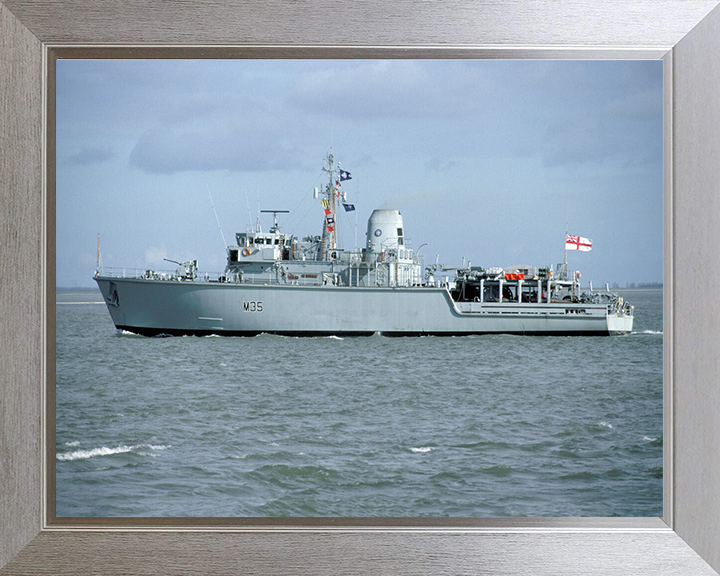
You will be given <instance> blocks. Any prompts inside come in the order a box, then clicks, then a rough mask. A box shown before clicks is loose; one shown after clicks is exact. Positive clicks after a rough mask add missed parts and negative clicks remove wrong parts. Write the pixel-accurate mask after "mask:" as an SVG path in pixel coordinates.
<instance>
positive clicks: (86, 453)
mask: <svg viewBox="0 0 720 576" xmlns="http://www.w3.org/2000/svg"><path fill="white" fill-rule="evenodd" d="M78 444H79V442H70V443H67V445H68V446H77V445H78ZM141 448H150V450H167V449H168V448H170V446H163V445H161V444H138V445H136V446H126V445H122V446H117V447H116V448H108V447H107V446H101V447H100V448H92V449H90V450H75V451H74V452H67V453H65V454H56V455H55V458H56V459H57V460H61V461H69V460H87V459H88V458H95V457H96V456H112V455H113V454H125V453H127V452H134V451H136V450H138V449H141ZM138 454H139V455H140V456H152V454H149V453H143V452H138Z"/></svg>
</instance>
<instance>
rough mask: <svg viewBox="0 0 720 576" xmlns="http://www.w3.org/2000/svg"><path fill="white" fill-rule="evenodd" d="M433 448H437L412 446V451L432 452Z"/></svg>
mask: <svg viewBox="0 0 720 576" xmlns="http://www.w3.org/2000/svg"><path fill="white" fill-rule="evenodd" d="M433 450H435V448H433V447H432V446H422V447H420V448H410V452H415V453H423V452H432V451H433Z"/></svg>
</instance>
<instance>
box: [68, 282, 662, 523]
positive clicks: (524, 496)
mask: <svg viewBox="0 0 720 576" xmlns="http://www.w3.org/2000/svg"><path fill="white" fill-rule="evenodd" d="M624 296H625V297H626V299H627V300H628V301H630V302H631V303H633V304H634V305H635V309H636V317H635V331H634V332H633V333H632V334H629V335H626V336H617V337H528V336H505V335H497V336H469V337H459V338H434V337H427V338H385V337H381V336H373V337H369V338H345V339H341V338H287V337H281V336H268V335H260V336H257V337H254V338H221V337H205V338H196V337H182V338H144V337H139V336H133V335H129V334H122V333H116V331H115V328H114V326H113V324H112V322H111V320H110V316H109V314H108V312H107V310H106V308H105V306H104V305H103V304H100V303H87V302H91V301H95V302H98V301H99V300H100V296H99V293H98V294H97V295H96V294H95V293H92V294H91V293H77V294H67V293H60V294H59V295H58V305H57V410H56V414H57V437H56V440H57V444H56V451H57V456H56V466H57V474H56V480H57V486H56V495H57V515H58V516H405V517H412V516H475V517H481V516H613V515H617V516H660V515H662V442H663V438H662V338H663V336H662V292H661V291H629V292H626V293H624Z"/></svg>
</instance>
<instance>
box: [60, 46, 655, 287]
mask: <svg viewBox="0 0 720 576" xmlns="http://www.w3.org/2000/svg"><path fill="white" fill-rule="evenodd" d="M56 88H57V92H56V111H57V112H56V114H57V115H56V144H57V153H56V157H57V171H56V231H57V244H56V285H57V286H59V287H91V286H94V285H95V283H94V281H93V280H92V276H93V274H94V272H95V269H96V264H97V245H98V235H99V238H100V240H99V242H100V251H101V260H102V264H103V265H104V266H105V267H106V268H110V267H112V268H113V270H114V271H119V270H120V269H122V268H125V269H126V270H127V271H128V272H129V271H130V270H134V269H142V270H145V269H148V268H153V269H159V270H170V271H174V270H175V265H173V264H170V263H168V262H165V261H163V258H168V259H171V260H176V261H186V260H198V261H199V268H200V272H201V273H204V272H206V271H207V272H222V270H223V269H224V266H225V258H226V255H225V254H226V253H225V245H226V244H230V243H233V244H234V235H235V233H236V232H239V231H243V230H245V229H246V227H248V228H250V227H252V226H254V225H255V223H256V219H257V218H258V217H260V224H261V225H262V227H263V230H268V229H269V227H270V225H271V224H272V216H271V215H268V214H260V210H268V209H269V210H289V211H290V213H289V214H281V215H279V216H278V220H279V224H280V226H281V228H282V230H283V232H285V233H291V234H293V235H296V236H299V237H301V238H302V237H303V236H306V235H308V234H312V235H319V234H320V233H321V227H322V221H323V218H324V213H323V210H322V206H321V204H320V200H319V199H318V200H315V199H314V198H313V189H314V188H315V187H316V186H317V187H321V186H323V185H324V183H325V182H326V176H325V173H324V172H323V171H322V167H323V163H324V161H325V158H326V156H327V154H328V153H329V152H332V154H333V156H334V158H335V161H336V162H338V161H339V162H340V165H341V167H342V168H343V169H344V170H347V171H349V172H350V173H351V176H352V179H351V180H349V181H347V182H344V183H343V187H342V190H343V191H345V192H346V193H347V199H348V202H349V203H352V204H354V205H355V207H356V211H355V212H348V213H347V214H345V213H344V212H343V211H342V210H340V211H339V212H338V222H337V229H338V240H339V244H340V246H341V247H343V248H345V249H347V250H352V249H354V248H355V246H356V245H357V246H360V247H362V246H364V245H365V232H366V226H367V219H368V217H369V216H370V214H371V213H372V211H373V210H374V209H376V208H396V209H398V210H400V212H401V214H402V216H403V220H404V226H405V235H406V238H407V239H409V240H410V242H411V247H413V248H414V249H416V250H417V249H418V248H420V247H421V246H422V248H420V250H419V253H420V255H421V256H422V257H423V258H424V261H425V264H426V265H427V264H431V263H434V262H435V259H436V258H438V260H439V262H440V263H441V264H445V265H453V266H454V265H458V266H459V265H460V264H461V263H462V262H463V261H464V262H465V263H467V262H468V261H469V262H471V263H472V265H473V266H485V267H491V266H501V267H508V266H514V265H532V266H545V265H553V266H554V265H556V264H557V263H559V262H562V261H563V252H564V240H565V232H566V230H567V232H568V233H569V234H571V235H579V236H582V237H585V238H589V239H591V240H592V241H593V244H592V250H591V251H590V252H578V251H571V252H568V254H567V261H568V268H569V269H570V270H579V271H580V272H581V274H582V279H581V281H582V284H583V285H584V286H586V285H587V282H588V281H592V282H593V285H594V286H595V287H599V286H602V285H604V284H605V283H606V282H607V283H609V284H611V285H612V284H613V283H617V284H618V285H620V286H621V287H622V286H625V285H627V284H628V283H641V282H661V281H662V273H663V251H662V234H663V231H662V225H663V206H662V204H663V201H662V199H663V174H662V131H663V118H662V62H660V61H605V60H592V61H578V60H567V61H562V60H559V61H558V60H60V61H58V62H57V79H56ZM213 205H214V210H213ZM215 213H217V219H216V215H215ZM218 222H219V226H218ZM223 238H224V239H223ZM423 245H424V246H423Z"/></svg>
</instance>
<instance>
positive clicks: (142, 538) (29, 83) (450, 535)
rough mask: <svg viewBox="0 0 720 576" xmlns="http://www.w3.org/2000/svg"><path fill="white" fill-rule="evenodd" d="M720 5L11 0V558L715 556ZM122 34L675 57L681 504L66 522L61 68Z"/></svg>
mask: <svg viewBox="0 0 720 576" xmlns="http://www.w3.org/2000/svg"><path fill="white" fill-rule="evenodd" d="M717 5H718V2H717V1H715V0H712V1H709V0H673V1H670V0H659V1H657V2H653V3H638V2H630V1H615V2H608V3H604V4H603V5H602V6H599V5H597V3H596V2H593V1H591V0H584V1H574V2H563V3H558V2H553V1H552V0H541V1H539V2H534V3H525V2H523V1H522V0H505V1H503V2H493V1H490V0H483V1H476V2H470V1H468V0H457V1H456V2H446V3H440V2H436V1H430V0H428V1H425V2H422V3H417V2H400V3H394V4H392V5H390V4H386V3H382V2H379V1H377V0H373V1H370V2H364V3H353V2H347V1H343V2H334V3H330V2H327V1H320V0H315V1H310V2H307V3H281V2H278V1H271V2H259V1H258V0H252V1H250V0H242V1H240V0H235V1H229V2H223V3H216V2H210V1H206V2H195V3H187V4H186V3H167V2H161V1H159V0H152V1H149V2H147V1H146V2H141V1H139V0H133V1H129V2H120V1H119V0H114V1H104V2H100V1H98V0H90V1H85V2H75V1H56V2H44V3H37V2H33V1H32V0H0V55H1V56H0V114H2V117H1V118H0V138H1V140H0V141H1V142H2V144H3V146H2V149H3V150H2V158H1V159H0V185H1V188H0V198H1V199H2V205H1V210H0V287H1V288H2V290H0V313H1V315H0V318H1V319H2V321H1V322H0V366H2V370H0V518H2V522H0V567H2V568H0V574H43V573H48V574H49V573H52V574H58V573H68V574H85V573H88V574H89V573H126V574H134V573H137V574H143V573H147V574H161V573H173V574H183V573H187V574H190V573H208V574H216V573H217V574H221V573H222V574H235V573H237V574H242V573H254V574H276V573H277V574H281V573H282V574H287V573H297V574H340V573H387V574H406V573H407V574H410V573H412V574H418V573H433V574H444V573H447V574H456V573H478V574H527V573H528V572H532V573H535V574H566V573H567V574H578V573H583V574H603V575H614V574H641V575H642V574H653V575H655V574H700V575H704V574H707V575H710V574H715V573H716V572H715V570H718V569H720V481H718V479H720V450H718V438H720V418H719V417H718V410H720V387H718V386H717V384H716V383H717V379H718V370H720V365H719V364H718V360H717V359H718V358H720V342H718V338H717V336H716V327H717V326H718V325H720V323H719V322H718V320H719V318H718V316H719V315H720V310H719V307H718V305H717V304H718V303H717V299H714V298H713V287H714V286H716V285H718V283H717V282H715V280H717V279H718V278H717V276H719V275H720V271H719V270H718V269H717V267H716V266H713V265H712V264H713V263H714V262H715V261H716V260H717V257H716V256H715V255H714V252H713V247H714V245H716V240H717V239H718V236H719V235H720V232H718V227H717V226H716V225H715V224H714V220H713V217H717V215H718V212H719V211H720V205H719V203H720V200H718V199H716V198H720V195H718V194H717V192H718V190H717V189H718V184H717V183H718V182H720V163H718V162H717V154H718V150H720V131H719V130H718V126H720V100H719V99H717V98H715V97H714V96H713V95H715V94H717V93H718V92H719V91H720V90H718V89H719V88H720V61H719V60H720V59H718V58H717V57H716V55H717V54H718V52H719V51H720V9H718V8H717ZM109 49H113V50H115V51H116V52H115V54H116V55H117V54H122V51H123V50H124V51H126V52H125V55H126V57H138V56H139V55H142V54H143V53H147V51H148V50H160V52H158V54H160V55H161V56H162V57H180V56H179V55H180V54H188V52H187V51H188V50H191V51H197V52H196V53H197V54H199V55H201V57H210V55H212V54H225V56H224V57H237V54H240V53H242V54H245V55H247V54H249V53H250V52H254V53H255V56H254V57H265V58H274V57H300V58H316V57H361V56H362V57H368V58H370V57H373V58H376V57H469V56H471V55H472V57H478V58H480V57H483V58H488V57H491V58H653V59H662V60H663V62H664V71H665V95H664V96H665V105H664V106H665V116H666V117H665V133H664V143H665V148H664V161H665V168H664V176H665V196H664V209H665V217H664V218H665V220H664V252H665V272H664V286H665V288H664V290H665V292H664V299H665V302H664V327H663V333H664V356H665V360H664V392H665V394H664V395H665V400H664V470H665V474H664V514H663V517H662V518H649V519H638V518H608V519H599V518H594V519H581V518H554V519H553V518H534V519H462V520H454V519H323V520H322V521H302V520H298V521H293V522H291V521H273V522H260V521H254V522H253V523H249V522H245V523H240V524H238V523H237V522H232V521H231V519H230V520H228V522H222V523H220V522H218V521H217V519H212V520H207V519H205V520H204V519H193V520H192V521H188V520H182V521H180V520H179V519H155V520H154V521H152V522H150V523H145V524H143V525H140V524H132V523H128V522H122V521H120V522H114V523H113V522H108V521H107V520H104V519H99V520H97V521H91V520H88V519H84V520H83V521H82V522H76V523H73V524H69V523H61V522H58V521H57V519H56V518H54V517H53V516H52V515H51V511H52V509H53V506H52V498H53V494H52V490H48V485H52V479H51V478H50V476H52V470H53V462H54V447H53V446H52V445H49V446H48V444H47V440H48V435H47V431H48V428H49V427H51V426H52V424H53V423H54V420H53V410H51V409H49V407H50V406H52V405H53V398H52V396H51V395H49V394H48V390H49V387H46V383H47V382H49V381H50V382H51V381H54V325H53V322H54V307H53V298H52V293H53V292H54V274H53V271H54V253H53V250H52V247H53V241H54V218H53V215H54V213H53V211H52V209H51V208H48V205H49V204H50V202H51V201H52V200H53V197H52V190H54V181H53V177H54V174H53V170H52V169H50V170H48V169H47V167H48V166H50V167H52V166H53V162H54V156H53V150H52V148H53V147H52V146H48V142H52V141H53V139H54V131H53V125H54V123H53V118H54V112H53V108H52V106H53V98H52V97H51V96H52V89H53V84H52V80H51V77H52V74H51V72H52V66H53V61H54V58H56V57H57V55H58V54H60V53H62V54H63V57H72V54H73V52H72V51H73V50H75V51H76V53H77V54H78V55H83V54H85V55H86V54H88V53H92V51H94V50H96V51H102V50H109ZM117 51H120V52H117ZM163 51H165V52H164V54H163ZM48 96H50V97H48Z"/></svg>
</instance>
